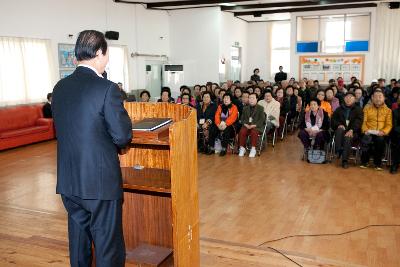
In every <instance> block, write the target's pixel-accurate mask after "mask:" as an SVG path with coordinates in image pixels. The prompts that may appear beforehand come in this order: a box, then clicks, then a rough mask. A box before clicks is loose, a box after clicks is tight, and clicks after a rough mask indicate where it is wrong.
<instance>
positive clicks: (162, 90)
mask: <svg viewBox="0 0 400 267" xmlns="http://www.w3.org/2000/svg"><path fill="white" fill-rule="evenodd" d="M164 92H167V93H168V97H171V89H170V88H169V87H163V88H161V95H162V94H163V93H164Z"/></svg>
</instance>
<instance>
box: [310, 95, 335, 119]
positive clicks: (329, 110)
mask: <svg viewBox="0 0 400 267" xmlns="http://www.w3.org/2000/svg"><path fill="white" fill-rule="evenodd" d="M317 98H318V100H319V102H320V103H321V104H320V106H321V108H322V109H323V110H324V111H325V112H326V113H328V116H329V118H330V117H331V116H332V114H333V112H332V107H331V104H329V103H328V102H327V101H325V91H324V90H323V89H320V90H318V91H317ZM305 111H306V112H307V111H310V105H307V107H306V110H305Z"/></svg>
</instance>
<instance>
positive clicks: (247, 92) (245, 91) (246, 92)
mask: <svg viewBox="0 0 400 267" xmlns="http://www.w3.org/2000/svg"><path fill="white" fill-rule="evenodd" d="M244 94H248V95H250V92H249V91H247V90H244V91H243V92H242V96H243V95H244Z"/></svg>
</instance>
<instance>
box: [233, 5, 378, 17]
mask: <svg viewBox="0 0 400 267" xmlns="http://www.w3.org/2000/svg"><path fill="white" fill-rule="evenodd" d="M363 7H377V4H375V3H364V4H349V5H330V6H325V5H324V6H315V7H304V8H285V9H273V10H257V11H245V12H234V15H235V17H238V16H251V15H254V13H257V14H278V13H293V12H307V11H321V10H332V9H349V8H363Z"/></svg>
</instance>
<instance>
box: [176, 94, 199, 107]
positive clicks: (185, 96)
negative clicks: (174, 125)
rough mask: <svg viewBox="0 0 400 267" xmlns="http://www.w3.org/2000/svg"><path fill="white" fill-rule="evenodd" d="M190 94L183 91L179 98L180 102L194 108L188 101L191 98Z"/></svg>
mask: <svg viewBox="0 0 400 267" xmlns="http://www.w3.org/2000/svg"><path fill="white" fill-rule="evenodd" d="M191 97H192V96H191V95H189V94H188V93H183V94H182V95H181V96H180V98H181V104H182V105H185V106H189V107H191V108H194V107H195V106H193V105H192V103H191V102H190V99H191Z"/></svg>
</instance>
